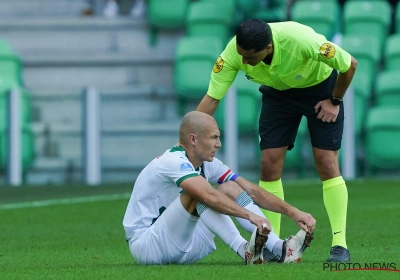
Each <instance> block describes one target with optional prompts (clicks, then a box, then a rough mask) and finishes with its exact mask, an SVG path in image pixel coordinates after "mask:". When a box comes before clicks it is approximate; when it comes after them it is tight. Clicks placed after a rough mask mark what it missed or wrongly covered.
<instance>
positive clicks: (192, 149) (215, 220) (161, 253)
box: [123, 112, 316, 264]
mask: <svg viewBox="0 0 400 280" xmlns="http://www.w3.org/2000/svg"><path fill="white" fill-rule="evenodd" d="M219 136H220V132H219V130H218V126H217V124H216V122H215V120H214V119H213V118H212V117H211V116H209V115H207V114H204V113H201V112H190V113H188V114H187V115H186V116H185V117H184V118H183V120H182V123H181V125H180V128H179V145H178V146H175V147H172V148H171V149H168V150H167V151H166V152H165V153H164V154H162V155H161V156H159V157H157V158H156V159H154V160H152V161H151V162H150V163H149V164H148V165H147V166H146V167H145V168H144V169H143V170H142V172H141V173H140V174H139V176H138V178H137V180H136V182H135V185H134V189H133V192H132V196H131V198H130V200H129V203H128V206H127V209H126V212H125V216H124V220H123V226H124V229H125V233H126V240H127V241H128V244H129V249H130V251H131V253H132V255H133V257H134V259H135V260H136V261H137V262H138V263H139V264H170V263H178V264H188V263H194V262H196V261H198V260H200V259H202V258H204V257H205V256H207V255H208V254H210V253H211V252H213V251H214V250H215V249H216V246H215V243H214V237H215V235H217V236H219V237H220V238H221V239H222V241H223V242H224V243H226V244H227V245H228V246H229V247H230V248H231V249H232V250H233V251H234V252H235V253H237V254H238V255H239V256H240V257H241V258H242V259H243V260H244V261H245V263H246V264H259V263H263V262H264V258H266V260H269V259H275V260H278V261H279V262H286V263H287V262H296V261H299V260H300V257H301V256H302V254H303V252H304V250H305V249H306V247H307V246H308V245H309V243H310V242H311V240H312V238H313V237H312V232H313V231H314V228H315V223H316V222H315V219H314V218H313V217H312V216H311V215H310V214H308V213H304V212H302V211H300V210H298V209H297V208H295V207H293V206H290V205H289V204H287V203H286V202H284V201H282V200H281V199H279V198H277V197H275V196H274V195H272V194H270V193H268V192H266V191H264V190H263V189H261V188H260V187H258V186H257V185H255V184H252V183H250V182H249V181H247V180H246V179H244V178H242V177H240V176H238V175H237V174H235V173H233V172H232V171H231V170H230V169H229V168H228V167H227V166H225V165H224V164H223V163H222V162H221V161H220V160H218V159H217V158H215V153H216V151H217V150H218V148H220V147H221V142H220V139H219ZM209 182H215V183H218V184H219V186H218V187H217V188H216V189H214V188H213V187H212V186H211V185H210V183H209ZM257 205H259V206H260V207H263V208H265V209H268V210H271V211H276V212H279V213H282V214H284V215H287V216H289V217H290V218H291V219H293V220H294V221H295V222H296V223H297V224H298V225H299V227H300V228H301V230H300V231H299V232H298V233H297V234H296V235H293V236H290V237H289V238H288V239H286V240H281V239H279V238H278V236H277V235H276V234H275V233H274V231H273V229H272V228H271V225H270V223H269V221H268V220H267V219H266V218H265V217H264V215H263V214H262V212H261V210H260V208H259V207H258V206H257ZM228 215H230V216H234V217H236V218H237V220H238V222H239V224H240V225H242V226H243V227H244V228H245V229H246V230H247V231H248V232H250V233H252V236H251V239H250V241H249V242H247V241H246V240H245V239H244V238H243V237H242V236H241V235H240V233H239V231H238V229H237V228H236V226H235V224H234V223H233V221H232V219H231V218H230V217H229V216H228ZM264 256H265V257H264Z"/></svg>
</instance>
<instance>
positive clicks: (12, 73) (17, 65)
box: [0, 54, 23, 91]
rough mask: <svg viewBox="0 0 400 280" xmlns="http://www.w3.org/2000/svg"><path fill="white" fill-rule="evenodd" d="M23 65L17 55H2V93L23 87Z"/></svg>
mask: <svg viewBox="0 0 400 280" xmlns="http://www.w3.org/2000/svg"><path fill="white" fill-rule="evenodd" d="M22 84H23V83H22V64H21V59H20V57H19V56H18V55H16V54H3V55H1V54H0V91H3V90H9V89H10V88H13V87H21V86H22Z"/></svg>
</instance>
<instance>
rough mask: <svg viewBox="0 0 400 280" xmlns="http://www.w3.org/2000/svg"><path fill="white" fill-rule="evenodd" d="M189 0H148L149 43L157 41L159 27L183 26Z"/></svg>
mask: <svg viewBox="0 0 400 280" xmlns="http://www.w3.org/2000/svg"><path fill="white" fill-rule="evenodd" d="M189 3H190V0H168V1H158V0H148V8H147V19H148V22H149V23H150V25H151V29H150V44H151V45H155V44H156V43H157V33H158V31H159V30H160V29H176V28H180V27H181V28H183V27H184V24H185V23H186V22H185V21H186V14H187V9H188V6H189Z"/></svg>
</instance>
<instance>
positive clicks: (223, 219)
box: [197, 203, 267, 261]
mask: <svg viewBox="0 0 400 280" xmlns="http://www.w3.org/2000/svg"><path fill="white" fill-rule="evenodd" d="M197 212H198V213H199V216H200V218H201V220H202V222H203V223H204V224H205V226H206V227H207V228H208V229H209V230H210V231H211V232H212V233H214V234H215V235H216V236H218V237H219V238H221V240H222V241H223V242H224V243H225V244H226V245H228V246H229V248H231V250H232V251H234V252H235V253H236V254H238V255H239V256H240V257H241V258H242V259H243V260H246V251H247V249H248V246H249V244H248V242H247V241H246V240H245V239H244V238H243V237H242V236H241V234H240V232H239V230H238V229H237V228H236V226H235V224H234V223H233V221H232V219H231V218H230V217H229V216H227V215H224V214H221V213H219V212H216V211H214V210H213V209H211V208H209V207H208V206H206V205H205V204H202V203H198V205H197ZM254 238H255V237H254ZM266 239H267V238H265V240H266ZM253 246H255V245H254V244H253ZM255 251H258V249H257V250H255ZM253 255H254V254H253ZM256 257H258V256H256ZM250 258H253V256H251V257H250ZM261 261H262V259H261Z"/></svg>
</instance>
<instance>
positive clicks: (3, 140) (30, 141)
mask: <svg viewBox="0 0 400 280" xmlns="http://www.w3.org/2000/svg"><path fill="white" fill-rule="evenodd" d="M21 142H22V151H21V153H22V170H23V172H26V171H27V170H28V169H29V168H30V167H31V166H32V164H33V162H34V160H35V146H34V134H33V132H32V129H31V128H30V127H29V125H27V124H25V125H23V126H22V139H21ZM8 150H9V149H8V134H7V129H5V128H3V129H2V128H0V171H2V172H4V171H6V170H7V162H8Z"/></svg>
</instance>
